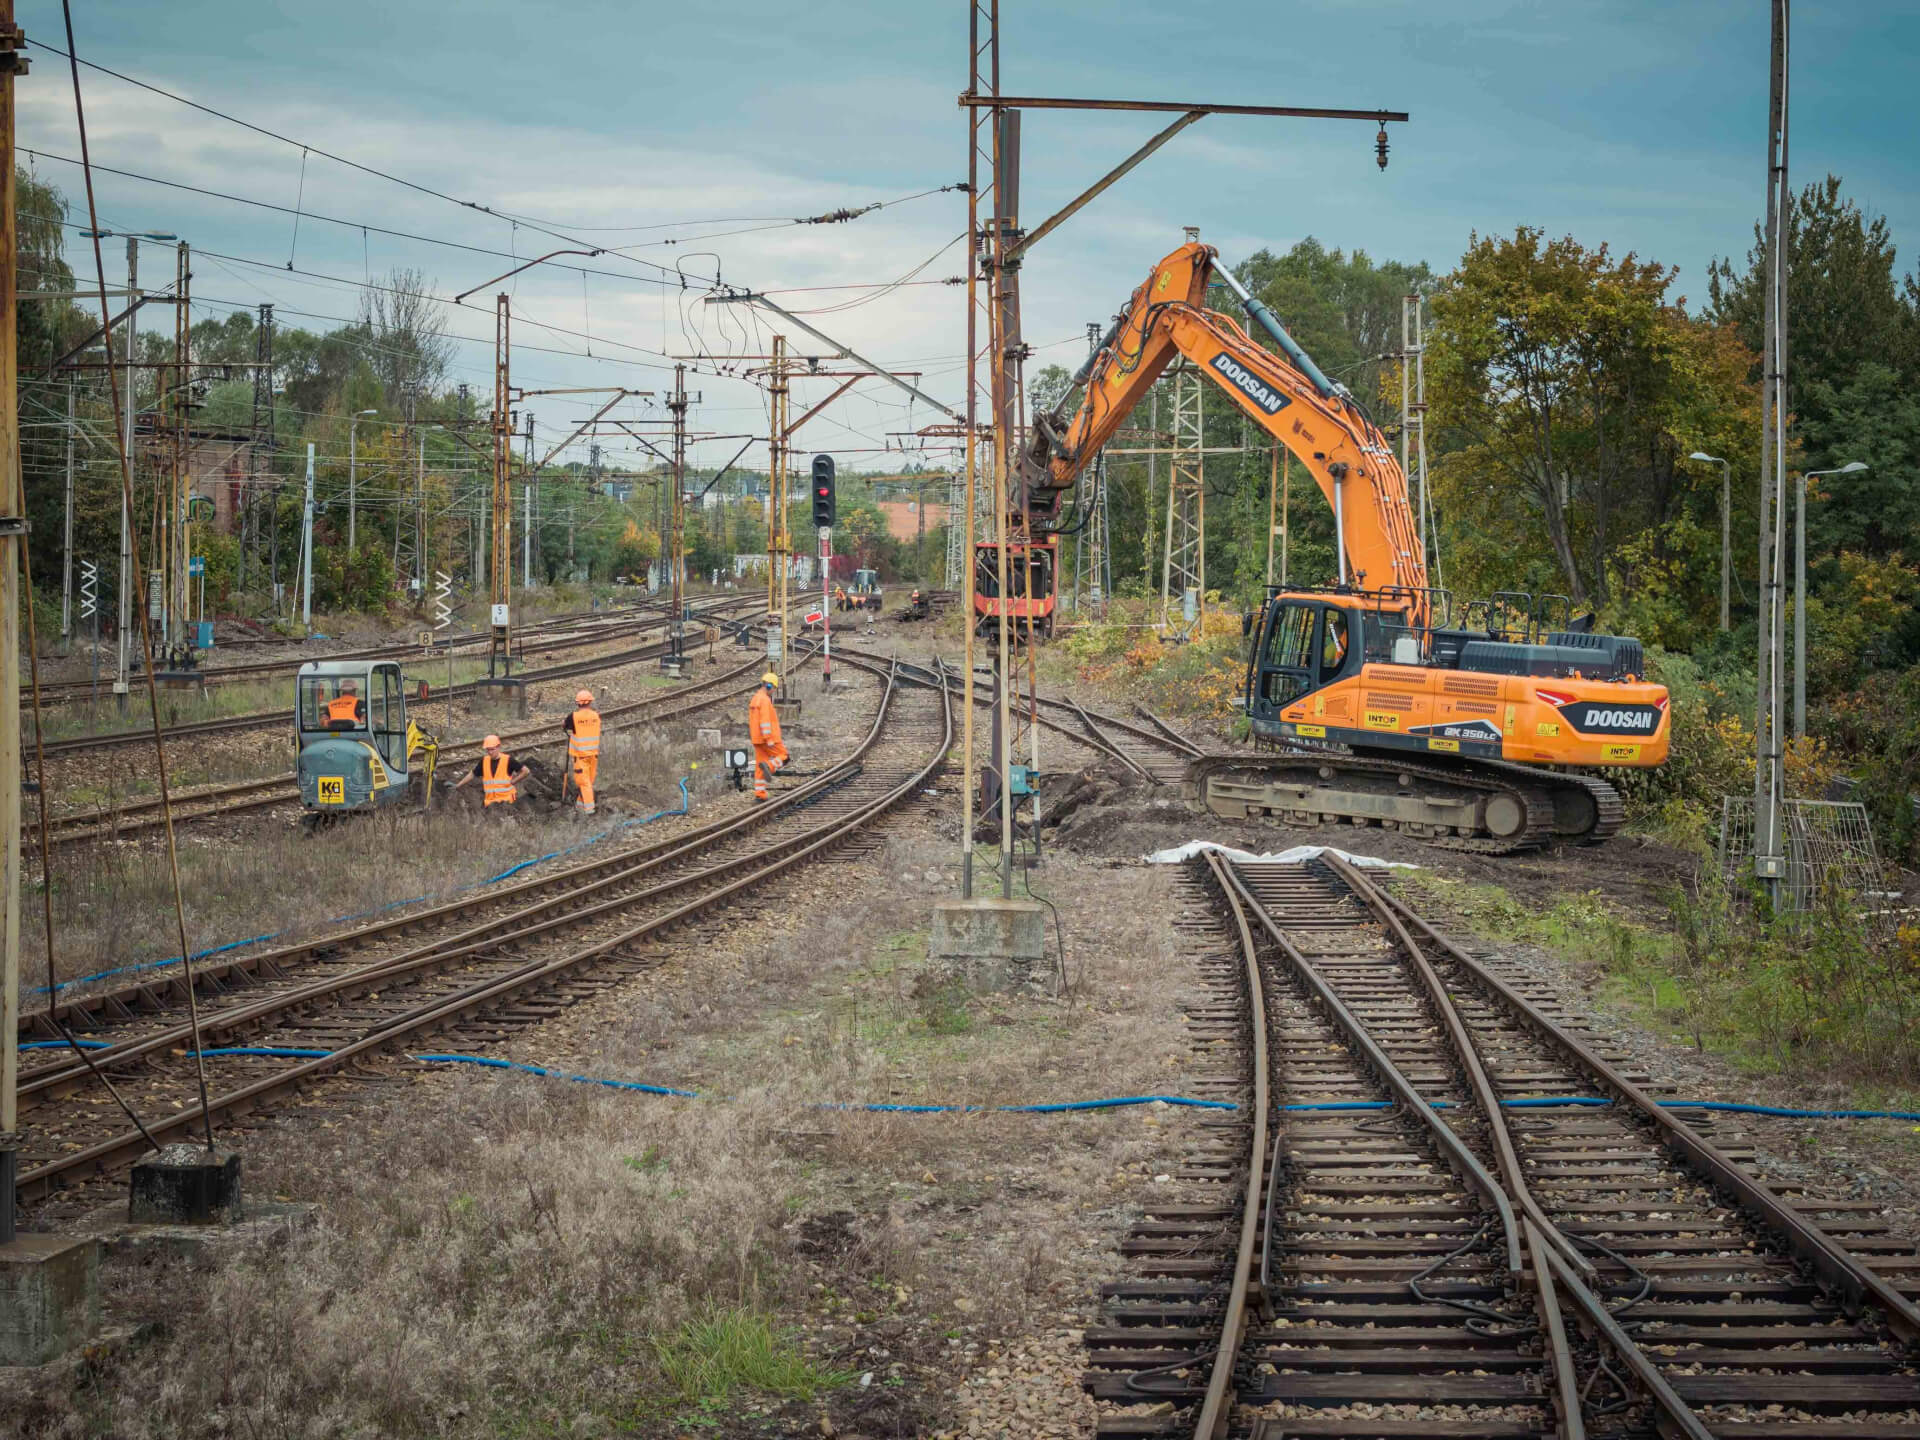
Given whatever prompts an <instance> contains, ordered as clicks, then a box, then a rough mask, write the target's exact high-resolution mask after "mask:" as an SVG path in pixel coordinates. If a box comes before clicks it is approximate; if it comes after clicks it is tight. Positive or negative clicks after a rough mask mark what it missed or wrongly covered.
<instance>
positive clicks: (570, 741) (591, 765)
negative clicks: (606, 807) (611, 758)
mask: <svg viewBox="0 0 1920 1440" xmlns="http://www.w3.org/2000/svg"><path fill="white" fill-rule="evenodd" d="M573 703H574V706H575V709H574V712H573V713H572V714H571V715H569V716H567V718H566V719H565V720H563V721H561V722H560V728H561V729H562V730H565V731H566V732H567V761H568V763H569V764H571V765H572V766H573V788H574V791H575V795H574V801H573V803H574V808H575V809H577V810H578V811H579V812H580V813H581V814H582V815H591V814H593V781H594V777H595V776H596V775H598V774H599V773H600V712H599V711H598V710H595V709H594V708H593V692H592V691H591V690H582V691H581V692H580V693H579V694H577V695H575V696H574V697H573Z"/></svg>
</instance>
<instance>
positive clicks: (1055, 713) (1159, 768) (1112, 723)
mask: <svg viewBox="0 0 1920 1440" xmlns="http://www.w3.org/2000/svg"><path fill="white" fill-rule="evenodd" d="M834 653H835V654H836V655H851V656H856V657H858V658H860V659H864V660H867V661H869V662H879V661H880V660H881V659H882V658H883V657H881V656H879V655H878V654H876V653H875V652H873V651H870V650H865V649H861V648H858V647H848V646H845V645H836V646H835V649H834ZM899 663H900V666H901V668H902V669H903V670H904V671H906V672H907V673H909V674H911V675H913V676H915V677H916V678H918V679H920V680H923V681H928V682H929V683H930V681H931V676H932V674H933V671H932V669H931V668H930V667H928V666H924V665H919V664H916V663H913V662H909V661H904V660H903V661H900V662H899ZM942 673H943V674H944V676H945V683H946V684H947V686H948V688H949V689H950V690H951V691H952V692H953V694H954V695H955V696H956V697H958V696H959V695H960V694H961V693H962V691H963V689H964V686H963V685H962V682H961V678H960V676H959V675H958V674H956V673H955V672H954V671H953V670H951V669H947V668H943V670H942ZM984 679H985V683H984V684H983V683H982V678H981V677H977V678H976V680H975V683H974V691H973V696H974V699H973V703H974V705H975V707H976V708H984V707H990V706H991V705H992V704H993V696H992V691H991V690H990V688H988V687H989V686H990V685H991V683H992V682H991V677H990V676H987V677H984ZM1014 703H1015V704H1016V705H1018V706H1020V707H1022V709H1024V708H1025V707H1026V705H1027V696H1026V694H1025V693H1024V692H1016V693H1015V695H1014ZM1037 718H1038V720H1039V724H1040V727H1041V729H1043V730H1045V731H1047V732H1048V733H1050V734H1053V735H1057V736H1059V737H1060V738H1061V739H1063V740H1068V741H1071V742H1072V743H1073V744H1075V745H1080V746H1084V747H1085V748H1087V749H1089V750H1093V751H1096V752H1098V753H1099V754H1102V755H1105V756H1107V757H1108V758H1109V759H1112V760H1115V761H1117V762H1118V763H1119V764H1120V765H1121V766H1122V767H1123V768H1125V769H1127V770H1129V771H1131V772H1132V773H1133V774H1135V775H1137V776H1139V777H1140V778H1141V779H1143V780H1146V781H1147V782H1149V783H1150V784H1154V785H1177V784H1179V783H1180V782H1181V780H1182V778H1183V777H1184V775H1185V772H1186V767H1187V763H1188V761H1190V760H1194V759H1198V758H1201V757H1203V756H1205V755H1206V754H1207V751H1205V750H1204V749H1202V748H1201V747H1200V746H1198V745H1196V744H1195V743H1194V742H1193V741H1192V740H1190V739H1188V738H1187V737H1186V736H1185V735H1182V734H1181V733H1180V732H1179V731H1178V730H1176V729H1175V728H1174V727H1173V726H1171V725H1169V724H1168V723H1167V722H1166V721H1164V720H1162V719H1161V718H1160V717H1159V716H1157V715H1155V714H1154V713H1153V712H1152V711H1150V710H1148V709H1146V708H1145V707H1144V706H1135V707H1134V716H1133V718H1131V719H1129V718H1127V717H1125V716H1120V715H1114V714H1110V713H1108V712H1106V711H1101V710H1094V709H1088V708H1087V707H1085V706H1083V705H1081V704H1080V703H1079V702H1078V701H1077V700H1073V699H1065V700H1059V699H1054V698H1053V697H1051V696H1047V695H1042V696H1041V697H1040V703H1039V707H1038V712H1037Z"/></svg>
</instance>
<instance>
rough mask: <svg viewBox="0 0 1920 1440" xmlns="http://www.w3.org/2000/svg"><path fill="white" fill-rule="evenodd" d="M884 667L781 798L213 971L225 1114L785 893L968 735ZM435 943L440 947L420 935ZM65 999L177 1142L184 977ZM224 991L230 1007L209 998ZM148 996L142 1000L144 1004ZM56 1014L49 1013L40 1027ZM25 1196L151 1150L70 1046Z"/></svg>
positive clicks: (931, 697)
mask: <svg viewBox="0 0 1920 1440" xmlns="http://www.w3.org/2000/svg"><path fill="white" fill-rule="evenodd" d="M851 663H854V664H857V665H859V666H860V667H861V668H863V669H867V668H872V669H874V670H876V672H877V673H878V676H879V685H878V687H877V688H878V690H879V698H878V703H877V705H876V709H875V714H874V719H873V724H872V727H871V729H870V730H869V732H868V734H867V736H866V738H865V739H864V740H863V741H862V742H861V743H860V745H859V746H858V747H856V749H855V750H854V751H853V753H852V754H850V755H849V756H847V757H846V758H845V759H843V760H841V761H840V762H838V763H837V764H835V765H833V766H832V767H831V768H829V769H828V770H826V771H825V772H824V773H823V774H821V775H820V776H818V777H816V778H813V779H809V780H807V781H806V782H805V783H803V784H800V785H797V786H795V787H793V788H792V789H789V790H787V791H785V792H784V793H782V794H781V795H779V797H778V798H777V800H775V801H773V802H769V803H768V804H767V805H765V806H756V807H754V808H753V809H751V810H748V811H746V812H743V813H741V814H738V815H735V816H733V817H730V818H727V819H723V820H720V821H715V822H713V823H711V824H708V825H705V826H702V827H700V828H698V829H697V830H694V831H692V832H688V833H685V834H682V835H679V836H676V837H674V838H673V839H671V840H669V841H665V842H660V843H657V844H653V845H649V846H643V847H640V848H638V849H635V850H631V851H628V852H624V853H622V854H619V855H616V856H611V857H605V858H603V859H601V860H596V861H592V862H588V863H586V864H584V865H578V866H574V867H571V868H570V869H568V870H565V871H562V872H557V873H556V874H554V875H551V876H547V877H543V878H542V879H540V880H537V881H532V882H526V883H523V884H521V885H517V886H512V887H508V888H506V889H503V890H500V891H498V892H494V893H492V894H488V895H484V896H479V897H475V898H473V899H470V900H463V901H460V902H456V903H455V904H453V905H448V906H441V907H437V908H436V909H434V910H431V911H427V912H422V913H418V914H415V915H411V916H406V917H401V918H399V919H396V920H392V921H382V922H376V923H374V924H371V925H366V926H359V927H355V928H353V929H351V930H347V931H343V932H341V933H339V934H337V935H335V936H331V937H327V938H326V939H324V940H318V941H314V942H311V943H308V944H304V945H301V946H295V947H287V948H285V949H283V950H281V951H277V952H272V953H271V954H267V955H263V956H261V957H257V958H256V961H255V962H254V963H253V965H252V966H251V967H250V968H249V969H248V970H247V971H246V972H245V975H246V983H244V984H243V983H241V982H242V972H241V971H239V970H238V969H235V968H232V967H227V968H225V973H224V974H223V975H219V976H216V975H215V974H214V971H213V970H211V969H209V970H203V971H201V973H200V975H199V976H197V977H196V978H197V979H199V980H200V983H201V985H202V994H203V995H204V996H206V997H208V999H207V1000H203V1002H202V1003H203V1009H202V1012H201V1013H202V1020H201V1032H202V1036H203V1040H204V1043H205V1044H206V1046H207V1048H208V1049H209V1050H210V1051H211V1050H213V1049H217V1048H218V1049H225V1048H232V1047H240V1048H244V1049H245V1050H246V1051H247V1052H248V1053H246V1054H244V1055H222V1056H219V1057H213V1058H210V1059H209V1064H210V1065H211V1066H212V1067H213V1069H214V1075H213V1077H212V1078H213V1089H214V1092H215V1093H214V1095H213V1099H212V1109H213V1113H214V1116H215V1120H216V1123H221V1122H223V1121H231V1120H234V1119H236V1118H237V1117H239V1116H242V1115H245V1114H247V1113H249V1112H251V1111H253V1110H255V1109H258V1108H260V1107H262V1106H265V1105H270V1104H272V1103H273V1102H274V1101H276V1100H278V1099H280V1098H283V1097H285V1096H287V1095H289V1094H291V1093H294V1092H297V1091H299V1090H301V1089H302V1088H303V1087H306V1086H310V1085H311V1084H313V1083H314V1082H315V1081H316V1080H319V1079H321V1078H323V1077H325V1076H328V1075H333V1074H337V1073H339V1072H341V1071H343V1070H349V1069H356V1070H357V1069H359V1068H361V1067H364V1066H367V1065H369V1064H372V1063H374V1062H376V1061H378V1060H379V1059H380V1058H381V1057H383V1056H390V1055H391V1054H393V1053H394V1052H396V1051H400V1050H402V1049H403V1048H404V1047H406V1046H409V1045H412V1044H415V1043H416V1042H418V1041H419V1040H421V1039H422V1038H423V1037H425V1036H427V1035H433V1036H435V1037H436V1038H437V1040H439V1041H440V1042H442V1043H444V1044H450V1045H453V1046H456V1047H460V1048H474V1049H485V1048H489V1047H497V1046H498V1045H499V1044H500V1043H501V1042H502V1041H503V1040H504V1039H506V1038H508V1037H509V1036H510V1035H511V1034H512V1033H513V1032H514V1031H515V1030H516V1029H518V1028H520V1027H523V1026H526V1025H530V1024H536V1023H538V1022H539V1021H541V1020H543V1019H545V1018H548V1017H549V1016H551V1015H554V1014H557V1013H560V1012H561V1011H563V1010H565V1009H566V1008H568V1007H569V1006H571V1005H574V1004H577V1003H579V1002H580V1001H582V1000H585V999H589V998H591V997H593V996H595V995H598V994H600V993H602V992H604V991H605V990H606V989H608V988H609V987H611V986H613V985H615V984H618V983H619V982H621V981H623V980H625V979H627V978H629V977H631V976H633V975H635V974H638V973H642V972H645V971H647V970H649V969H652V968H654V967H655V966H656V965H658V964H659V963H660V962H661V960H662V959H663V958H664V957H665V955H666V954H668V953H669V948H670V942H669V941H668V939H667V937H669V936H671V935H673V934H674V933H675V932H677V931H682V930H687V931H691V932H694V933H692V934H691V935H690V936H689V939H690V941H691V942H692V943H699V941H700V936H699V935H698V933H697V931H698V927H699V926H700V925H701V924H702V923H704V922H705V921H707V920H708V919H709V917H711V916H713V915H714V914H715V913H716V912H718V911H720V910H721V909H724V908H729V907H737V906H742V905H746V906H751V905H753V904H757V903H771V902H772V900H774V899H777V898H778V896H777V893H776V892H774V891H773V890H771V889H770V888H769V887H771V886H773V885H775V884H776V883H777V882H778V881H779V880H780V879H781V877H783V876H784V875H786V874H787V873H788V872H790V871H792V870H793V869H795V868H796V867H798V866H801V865H804V864H806V863H807V862H809V861H811V860H814V859H818V858H821V857H823V856H826V855H828V854H831V853H832V852H834V851H836V850H838V849H840V848H841V847H843V846H845V845H847V844H848V843H849V841H850V840H852V839H853V838H854V837H855V836H857V835H858V834H859V833H860V832H862V831H863V830H865V829H867V828H869V827H871V826H872V825H873V824H874V823H875V822H876V821H878V820H879V819H880V818H881V817H883V816H884V815H885V814H886V813H887V812H888V811H890V810H892V809H893V808H895V807H897V806H899V805H900V804H902V803H903V802H904V801H906V800H907V799H909V798H911V797H912V796H913V795H915V794H916V793H918V792H919V790H920V789H921V788H922V787H923V786H924V785H925V784H926V782H927V781H928V780H929V779H930V778H932V777H933V776H934V775H935V774H936V773H937V771H938V770H939V768H940V766H941V765H942V763H943V762H944V760H945V757H946V754H947V750H948V748H949V746H950V745H951V743H952V738H953V722H952V707H951V705H950V704H949V703H948V702H947V700H946V697H945V695H944V693H943V692H942V691H940V690H939V689H936V688H932V687H927V686H922V685H912V684H908V683H903V682H902V681H900V680H899V678H898V677H897V675H896V674H895V672H894V670H893V669H892V667H869V666H868V664H867V663H866V662H851ZM423 934H424V937H425V938H419V937H420V936H422V935H423ZM154 983H155V985H156V986H158V987H160V988H154V987H153V986H141V987H137V992H138V993H137V994H136V993H134V992H132V991H124V990H123V991H121V992H119V994H118V995H117V996H115V997H113V998H112V999H111V1000H105V1001H103V999H102V998H101V997H92V998H91V999H89V1000H84V1001H78V1002H74V1003H72V1004H69V1005H65V1006H62V1007H61V1008H60V1012H59V1014H60V1018H61V1019H62V1021H63V1022H64V1023H67V1024H69V1025H73V1024H80V1023H84V1022H86V1021H89V1020H91V1021H92V1022H93V1028H92V1030H91V1034H90V1037H89V1038H91V1039H95V1040H99V1041H105V1042H106V1043H105V1047H104V1048H97V1049H94V1050H92V1051H91V1059H92V1062H93V1064H94V1065H95V1066H98V1067H99V1068H100V1069H102V1070H103V1071H105V1072H106V1073H108V1074H110V1075H114V1076H116V1077H118V1078H119V1079H120V1080H121V1081H122V1082H123V1083H124V1084H125V1085H126V1086H127V1088H128V1090H129V1091H130V1093H131V1094H132V1096H133V1098H134V1103H135V1105H136V1106H137V1107H138V1109H139V1110H140V1112H141V1113H142V1115H143V1118H145V1119H146V1123H147V1128H148V1130H149V1131H150V1132H151V1133H152V1134H153V1136H154V1137H155V1138H156V1139H158V1140H160V1141H161V1142H162V1143H165V1142H166V1141H167V1140H169V1139H170V1138H176V1137H179V1136H182V1135H184V1134H186V1133H187V1132H188V1131H189V1130H190V1129H191V1128H192V1127H193V1126H194V1125H196V1124H197V1123H198V1105H197V1099H196V1095H197V1092H196V1090H195V1088H194V1066H193V1057H192V1056H191V1054H190V1052H189V1049H188V1047H189V1045H190V1041H189V1040H187V1039H185V1038H183V1037H185V1036H187V1035H188V1033H189V1032H188V1031H187V1030H186V1028H185V1026H184V1025H183V1024H182V1023H180V1022H179V1021H178V1020H177V1018H176V1015H175V1014H173V1013H161V1014H158V1015H146V1014H142V1013H140V1011H139V1009H138V1008H137V1005H138V1004H139V1003H140V1002H141V1001H142V1000H144V1001H145V1002H148V1003H151V1004H153V1005H155V1006H157V1007H160V1008H161V1009H162V1011H163V1012H165V1011H177V1008H178V1002H179V1001H180V1000H181V999H183V998H184V990H183V988H182V986H181V982H180V980H179V978H178V977H174V979H173V980H172V981H170V982H154ZM222 992H224V1001H223V1002H222V1003H208V1000H210V999H211V998H212V997H213V996H214V995H217V994H221V993H222ZM130 1002H133V1003H130ZM42 1023H44V1022H42ZM21 1093H22V1102H21V1103H22V1112H23V1113H22V1122H23V1124H22V1136H23V1149H24V1153H23V1156H22V1173H21V1176H20V1180H19V1188H18V1192H17V1198H18V1200H19V1202H20V1203H23V1204H26V1203H34V1202H38V1201H43V1200H45V1199H47V1198H48V1197H50V1196H51V1195H53V1194H54V1193H55V1192H56V1191H57V1190H58V1189H59V1188H60V1187H62V1186H64V1185H69V1184H72V1183H75V1182H77V1181H79V1180H83V1179H85V1178H88V1177H92V1176H97V1175H100V1174H103V1173H105V1172H108V1171H111V1170H113V1169H116V1168H118V1167H119V1166H122V1165H124V1164H127V1163H130V1162H131V1161H133V1160H135V1159H138V1158H139V1156H140V1155H141V1154H142V1153H145V1150H146V1142H145V1141H144V1140H143V1139H142V1137H141V1135H140V1134H139V1132H138V1131H135V1130H131V1129H122V1128H121V1124H120V1122H119V1120H118V1116H117V1113H115V1112H113V1111H112V1110H111V1108H110V1107H102V1106H101V1105H98V1104H95V1103H92V1102H94V1101H96V1100H99V1099H100V1098H102V1097H101V1096H100V1095H99V1094H98V1093H97V1088H96V1087H95V1086H94V1085H93V1083H92V1082H91V1080H90V1072H89V1070H88V1068H87V1066H85V1065H84V1064H83V1063H82V1062H80V1061H78V1060H77V1059H75V1058H74V1057H73V1056H72V1055H71V1053H70V1052H69V1051H62V1052H60V1054H59V1055H58V1056H57V1058H52V1059H49V1060H48V1061H46V1062H45V1063H42V1064H39V1065H35V1066H32V1067H31V1068H29V1069H28V1070H27V1071H26V1073H25V1074H23V1076H22V1082H21Z"/></svg>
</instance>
